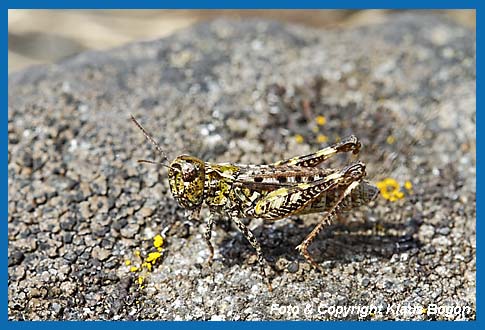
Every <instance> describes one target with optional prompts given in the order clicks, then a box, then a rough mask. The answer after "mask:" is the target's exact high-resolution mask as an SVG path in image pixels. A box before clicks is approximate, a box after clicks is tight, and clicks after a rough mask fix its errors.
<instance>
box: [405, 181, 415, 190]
mask: <svg viewBox="0 0 485 330" xmlns="http://www.w3.org/2000/svg"><path fill="white" fill-rule="evenodd" d="M404 188H406V190H412V189H413V184H412V183H411V181H409V180H408V181H406V182H404Z"/></svg>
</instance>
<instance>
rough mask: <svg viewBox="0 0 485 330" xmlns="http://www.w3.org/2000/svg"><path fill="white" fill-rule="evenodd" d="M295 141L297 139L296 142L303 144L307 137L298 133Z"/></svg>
mask: <svg viewBox="0 0 485 330" xmlns="http://www.w3.org/2000/svg"><path fill="white" fill-rule="evenodd" d="M295 141H296V143H298V144H301V143H303V142H304V141H305V139H304V138H303V136H302V135H300V134H297V135H295Z"/></svg>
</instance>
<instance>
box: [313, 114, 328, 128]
mask: <svg viewBox="0 0 485 330" xmlns="http://www.w3.org/2000/svg"><path fill="white" fill-rule="evenodd" d="M315 121H316V122H317V125H318V126H323V125H325V123H326V122H327V118H325V116H317V118H315Z"/></svg>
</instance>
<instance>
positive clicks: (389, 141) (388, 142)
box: [386, 135, 396, 144]
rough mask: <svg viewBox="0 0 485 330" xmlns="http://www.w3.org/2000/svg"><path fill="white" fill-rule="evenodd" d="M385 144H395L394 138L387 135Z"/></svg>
mask: <svg viewBox="0 0 485 330" xmlns="http://www.w3.org/2000/svg"><path fill="white" fill-rule="evenodd" d="M386 142H387V144H394V142H396V138H395V137H394V136H392V135H389V136H388V137H387V139H386Z"/></svg>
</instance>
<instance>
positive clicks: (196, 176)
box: [131, 116, 379, 291]
mask: <svg viewBox="0 0 485 330" xmlns="http://www.w3.org/2000/svg"><path fill="white" fill-rule="evenodd" d="M131 119H132V121H133V122H134V123H135V125H136V126H137V127H138V128H139V129H140V130H141V131H142V132H143V134H144V135H145V137H146V138H147V140H148V141H150V142H151V143H152V144H153V145H154V147H155V148H156V149H157V151H158V152H159V153H160V155H161V156H162V157H163V159H164V161H166V162H167V163H163V162H154V161H150V160H139V162H144V163H151V164H160V165H163V166H165V167H167V168H168V181H169V185H170V190H171V192H172V195H173V197H174V198H175V199H176V200H177V201H178V203H179V204H180V205H181V206H182V207H183V208H185V209H187V210H189V211H192V214H193V215H198V214H199V212H200V210H201V208H202V205H203V204H204V203H205V204H206V205H207V206H208V207H209V210H210V214H209V216H208V219H207V222H206V230H205V234H204V238H205V240H206V242H207V245H208V248H209V252H210V255H209V257H208V260H207V262H208V264H211V262H212V258H213V256H214V248H213V246H212V243H211V233H212V227H213V224H214V218H215V215H226V216H229V217H230V219H231V220H232V221H233V222H234V223H235V224H236V226H237V227H238V229H239V230H240V232H241V233H242V235H243V236H244V237H245V238H246V239H247V240H248V241H249V243H250V244H251V246H252V247H253V248H254V249H255V250H256V254H257V257H258V264H259V266H260V271H261V275H262V276H263V279H264V280H265V281H266V284H267V285H268V289H269V290H270V291H271V290H272V287H271V283H270V281H269V279H268V277H267V276H266V272H265V267H266V266H267V262H266V259H265V258H264V257H263V252H262V249H261V246H260V244H259V242H258V241H257V239H256V237H255V236H254V234H253V233H252V232H251V230H249V228H248V227H247V226H246V225H245V224H244V223H243V222H242V221H241V219H242V218H260V219H263V220H264V221H268V222H273V221H276V220H279V219H283V218H286V217H288V216H291V215H302V214H310V213H324V214H325V215H324V217H323V218H322V219H321V220H320V222H319V223H318V224H317V225H316V226H315V228H314V229H313V230H312V231H311V232H310V233H309V234H308V236H307V237H306V238H305V239H304V240H303V241H302V242H301V244H300V245H298V246H297V247H296V249H297V250H299V252H300V253H301V255H302V256H303V257H304V258H305V259H306V260H307V261H308V262H309V263H310V264H311V265H313V266H314V267H316V268H318V269H321V268H320V267H319V265H318V264H317V263H316V262H315V261H314V260H313V258H312V257H311V256H310V254H309V253H308V246H309V245H310V244H311V243H312V241H313V240H314V238H315V237H316V236H317V235H318V233H319V232H320V231H321V230H322V228H324V227H325V226H327V225H330V224H331V223H332V222H334V221H335V219H336V217H337V215H338V214H339V213H341V212H344V211H350V210H352V209H354V208H357V207H359V206H362V205H366V204H368V203H369V202H370V201H372V200H374V199H375V198H376V197H377V196H378V194H379V190H378V189H377V187H375V186H374V185H372V184H371V183H370V182H368V181H366V180H364V178H365V176H366V172H365V165H364V163H362V162H360V161H357V162H354V163H351V164H349V165H347V166H344V167H342V168H336V169H334V168H321V167H319V165H320V164H322V163H323V162H325V161H326V160H327V159H329V158H330V157H332V156H334V155H336V154H338V153H342V152H352V153H354V154H357V153H358V152H359V150H360V148H361V144H360V142H359V140H358V139H357V137H355V136H353V135H352V136H349V137H347V138H345V139H342V140H341V141H340V142H338V143H336V144H334V145H331V146H329V147H326V148H324V149H321V150H319V151H317V152H315V153H311V154H308V155H305V156H298V157H293V158H290V159H286V160H282V161H278V162H276V163H273V164H269V165H243V164H232V163H219V164H214V163H209V162H205V161H203V160H201V159H199V158H196V157H193V156H189V155H181V156H178V157H177V158H175V160H173V161H172V162H170V163H169V160H168V157H167V156H166V154H165V153H164V152H163V150H162V148H161V147H160V145H159V144H158V143H157V142H156V141H155V139H154V138H153V137H152V136H151V135H150V134H148V132H147V131H146V130H145V129H144V128H143V127H142V126H141V125H140V123H138V121H137V120H136V119H135V118H134V117H133V116H131Z"/></svg>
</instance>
